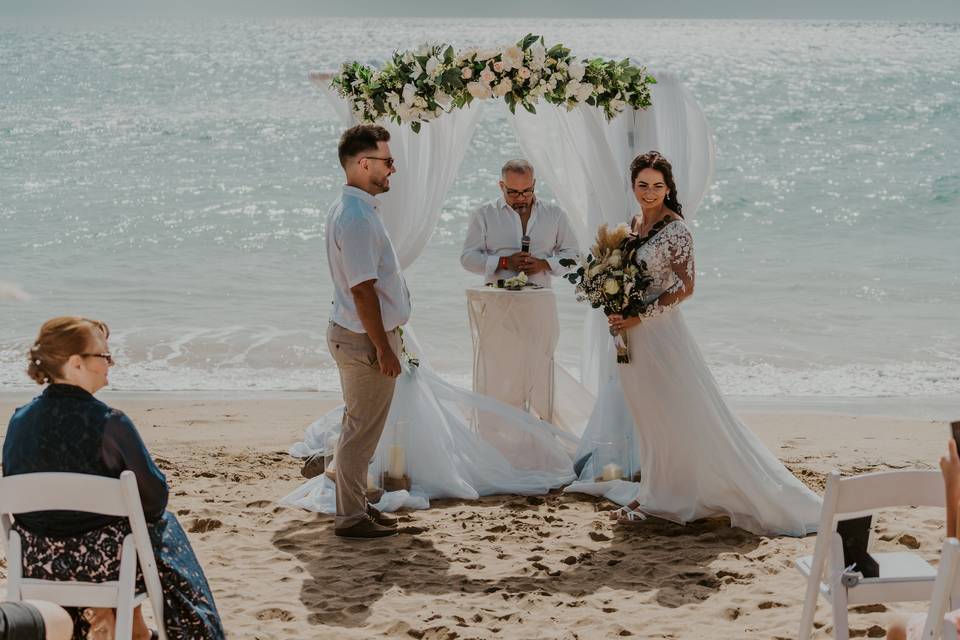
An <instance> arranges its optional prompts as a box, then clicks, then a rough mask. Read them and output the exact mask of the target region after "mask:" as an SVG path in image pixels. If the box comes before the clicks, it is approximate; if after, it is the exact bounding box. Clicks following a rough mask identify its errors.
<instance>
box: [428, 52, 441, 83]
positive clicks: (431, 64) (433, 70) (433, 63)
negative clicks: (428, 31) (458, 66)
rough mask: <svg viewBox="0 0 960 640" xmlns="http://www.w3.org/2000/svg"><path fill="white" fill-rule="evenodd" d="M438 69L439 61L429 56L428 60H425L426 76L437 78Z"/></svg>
mask: <svg viewBox="0 0 960 640" xmlns="http://www.w3.org/2000/svg"><path fill="white" fill-rule="evenodd" d="M439 68H440V61H439V60H437V58H436V57H435V56H431V57H430V59H429V60H427V67H426V72H427V75H428V76H430V77H431V78H435V77H436V76H437V70H438V69H439Z"/></svg>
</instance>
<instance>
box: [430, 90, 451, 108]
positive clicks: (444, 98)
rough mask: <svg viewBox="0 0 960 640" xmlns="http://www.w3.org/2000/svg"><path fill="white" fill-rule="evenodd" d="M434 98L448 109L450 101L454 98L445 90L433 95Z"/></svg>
mask: <svg viewBox="0 0 960 640" xmlns="http://www.w3.org/2000/svg"><path fill="white" fill-rule="evenodd" d="M433 99H434V100H436V102H437V104H438V105H440V106H441V107H443V108H444V109H446V108H447V107H449V106H450V102H451V101H452V100H453V98H451V97H450V96H448V95H447V94H446V93H444V92H443V91H437V93H436V95H434V96H433Z"/></svg>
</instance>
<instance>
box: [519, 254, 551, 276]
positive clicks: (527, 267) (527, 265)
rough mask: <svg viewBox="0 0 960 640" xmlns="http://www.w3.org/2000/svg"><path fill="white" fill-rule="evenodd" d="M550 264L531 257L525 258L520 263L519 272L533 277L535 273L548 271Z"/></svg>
mask: <svg viewBox="0 0 960 640" xmlns="http://www.w3.org/2000/svg"><path fill="white" fill-rule="evenodd" d="M549 270H550V263H549V262H547V261H546V260H543V259H541V258H534V257H533V256H527V257H526V258H524V259H523V260H521V262H520V271H523V272H525V273H526V274H527V275H533V274H535V273H540V272H541V271H549Z"/></svg>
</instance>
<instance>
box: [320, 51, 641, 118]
mask: <svg viewBox="0 0 960 640" xmlns="http://www.w3.org/2000/svg"><path fill="white" fill-rule="evenodd" d="M654 82H656V81H655V80H654V79H653V78H652V77H651V76H649V75H648V74H647V72H646V69H644V68H639V67H636V66H633V65H632V64H630V63H629V61H626V60H623V61H619V62H618V61H612V60H601V59H594V60H575V59H574V58H572V57H571V56H570V51H569V49H567V48H566V47H564V46H562V45H554V46H553V47H550V48H549V49H548V48H547V47H546V46H545V45H544V42H543V38H542V37H540V36H535V35H532V34H529V35H527V36H525V37H524V38H523V39H521V40H520V41H519V42H518V43H517V44H515V45H507V46H502V47H497V48H488V49H478V48H473V49H466V50H463V51H460V52H459V53H458V52H455V51H454V50H453V47H450V46H447V45H423V46H422V47H420V48H419V49H417V50H415V51H407V52H404V53H399V52H398V53H395V54H394V56H393V59H392V60H391V61H390V62H388V63H387V64H386V65H385V66H384V68H383V69H380V70H373V69H371V68H370V67H368V66H366V65H361V64H359V63H356V62H354V63H349V64H346V65H344V67H343V69H342V71H341V73H340V74H339V75H337V76H335V77H334V78H333V81H332V84H333V86H334V87H335V88H336V89H337V91H338V92H339V93H340V95H341V96H343V97H345V98H347V99H349V100H350V101H351V102H352V103H353V107H354V111H355V113H356V115H357V118H358V119H359V120H360V121H361V122H376V121H377V120H380V119H381V118H389V119H392V120H394V121H395V122H398V123H404V124H405V123H409V124H410V125H411V126H412V127H413V129H414V130H419V127H420V123H422V122H429V121H431V120H433V119H435V118H437V117H438V116H440V114H442V113H444V112H449V111H451V110H452V109H454V108H461V107H463V106H465V105H467V104H469V103H470V102H472V101H473V100H488V99H491V98H502V99H504V100H505V101H506V102H507V105H508V106H509V107H510V109H511V110H514V109H515V108H516V107H517V106H518V105H519V106H521V107H523V108H524V109H526V110H528V111H530V112H535V107H534V105H535V104H536V103H537V102H538V101H539V100H541V99H545V100H547V101H548V102H550V103H553V104H558V105H560V104H562V105H565V106H566V107H567V109H573V108H575V107H577V106H579V105H581V104H590V105H592V106H596V107H598V108H600V109H603V110H604V112H605V113H606V115H607V117H608V118H612V117H613V116H615V115H616V114H617V113H619V112H621V111H623V110H624V109H626V108H627V107H628V106H631V107H633V108H636V109H643V108H646V107H648V106H649V105H650V90H649V85H650V84H653V83H654Z"/></svg>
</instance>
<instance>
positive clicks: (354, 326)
mask: <svg viewBox="0 0 960 640" xmlns="http://www.w3.org/2000/svg"><path fill="white" fill-rule="evenodd" d="M379 206H380V202H379V201H378V200H377V199H376V198H375V197H374V196H372V195H370V194H369V193H367V192H366V191H363V190H362V189H357V188H356V187H351V186H349V185H345V186H344V187H343V195H342V196H341V198H340V199H339V200H338V201H337V202H335V203H333V206H331V207H330V212H329V213H328V214H327V263H328V264H329V265H330V276H331V277H332V278H333V310H332V311H331V312H330V319H331V320H333V321H334V322H336V323H337V324H338V325H340V326H341V327H344V328H346V329H349V330H350V331H353V332H355V333H366V330H365V329H364V328H363V323H361V322H360V316H359V315H358V314H357V305H356V303H354V301H353V294H352V293H350V288H351V287H355V286H356V285H358V284H360V283H361V282H366V281H367V280H376V282H374V284H373V288H374V289H375V290H376V292H377V297H378V298H379V299H380V314H381V315H382V316H383V328H384V330H386V331H391V330H393V329H395V328H397V327H399V326H400V325H403V324H406V323H407V320H409V319H410V293H409V292H408V291H407V283H406V282H405V281H404V279H403V272H402V271H401V270H400V261H399V260H398V259H397V252H396V251H395V250H394V248H393V242H391V241H390V235H389V234H388V233H387V228H386V227H385V226H383V221H382V220H381V219H380V215H379V213H378V211H377V210H378V208H379Z"/></svg>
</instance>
